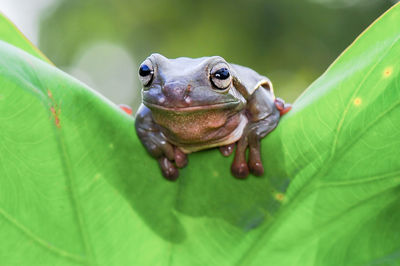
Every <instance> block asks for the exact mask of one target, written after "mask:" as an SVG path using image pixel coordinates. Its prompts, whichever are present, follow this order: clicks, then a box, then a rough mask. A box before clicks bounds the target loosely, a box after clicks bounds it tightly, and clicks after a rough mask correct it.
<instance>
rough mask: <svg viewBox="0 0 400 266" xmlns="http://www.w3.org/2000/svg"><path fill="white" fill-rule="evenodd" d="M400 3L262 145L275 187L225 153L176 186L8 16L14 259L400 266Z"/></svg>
mask: <svg viewBox="0 0 400 266" xmlns="http://www.w3.org/2000/svg"><path fill="white" fill-rule="evenodd" d="M399 21H400V5H397V6H395V7H393V8H392V9H391V10H389V11H388V12H387V13H386V14H385V15H384V16H383V17H381V18H380V19H379V20H378V21H376V22H375V23H374V24H373V25H372V26H371V27H370V28H369V29H368V30H367V31H366V32H365V33H363V34H362V35H361V36H360V37H359V38H358V39H357V41H356V42H355V43H353V44H352V45H351V46H350V47H349V48H348V49H347V50H346V51H345V52H344V53H343V54H342V55H341V56H340V57H339V58H338V59H337V60H336V61H335V62H334V63H333V64H332V65H331V67H330V68H329V69H328V70H327V71H326V72H325V73H324V74H323V75H322V76H321V77H320V78H319V79H317V80H316V81H315V82H314V83H313V84H312V85H311V86H310V87H309V88H308V90H307V91H306V92H305V93H304V94H303V95H302V96H301V97H300V98H299V100H298V101H296V102H295V104H294V106H293V110H292V111H291V112H289V113H288V114H287V115H286V116H285V117H284V118H283V119H282V120H281V122H280V124H279V126H278V128H277V129H276V130H274V131H273V132H272V133H271V134H270V135H269V136H268V137H267V138H265V139H264V140H263V141H262V155H263V158H264V161H265V166H266V174H265V175H264V176H263V177H261V178H254V177H250V178H249V179H247V180H237V179H234V178H233V177H232V176H231V175H230V174H229V170H228V169H229V165H230V160H231V158H224V157H222V156H221V155H220V154H219V153H218V151H217V150H215V149H214V150H208V151H203V152H198V153H195V154H192V155H190V156H189V160H190V163H189V165H188V167H186V168H185V169H183V170H182V172H181V178H180V179H179V180H178V181H177V182H175V183H173V182H168V181H166V180H165V179H163V178H162V177H161V175H160V172H159V170H158V168H157V163H156V161H155V160H153V159H152V158H150V157H149V156H148V155H147V154H146V152H145V150H144V149H143V147H142V146H141V144H140V142H139V141H138V139H137V137H136V134H135V133H134V131H133V119H132V117H129V116H128V115H126V114H124V113H123V112H122V111H120V110H119V109H118V108H117V107H116V106H115V105H114V104H112V103H111V102H109V101H108V100H107V99H105V98H103V97H102V96H100V95H99V94H97V93H95V92H94V91H93V90H91V89H90V88H88V87H87V86H85V85H84V84H82V83H81V82H79V81H77V80H76V79H74V78H72V77H71V76H69V75H67V74H65V73H64V72H62V71H60V70H58V69H57V68H55V67H54V66H53V65H51V64H49V63H48V60H47V59H46V57H44V56H43V55H42V54H41V53H40V52H39V51H38V50H37V49H36V48H34V47H33V46H32V45H31V44H30V43H29V42H28V41H27V40H26V39H24V38H23V36H21V35H20V34H19V32H18V31H17V30H16V29H15V28H14V27H13V25H12V24H10V22H9V21H7V20H6V19H5V18H4V17H2V16H0V33H1V34H0V37H1V41H0V88H1V90H0V121H1V123H0V129H1V130H0V239H2V241H3V242H2V245H0V262H1V263H4V264H5V265H32V264H38V265H130V264H137V265H218V266H220V265H265V264H271V265H376V264H378V265H379V264H381V265H393V264H399V261H400V259H399V258H400V256H399V250H400V241H399V232H400V228H399V225H400V222H399V221H400V213H399V212H398V205H399V202H400V193H399V192H400V191H399V185H400V179H399V173H400V162H399V160H398V158H399V152H400V142H399V137H400V128H399V124H400V123H399V117H400V108H399V106H400V101H399V99H400V83H399V75H400V71H399V70H400V63H399V61H398V56H399V54H400V42H399V39H400V34H399V27H398V25H399Z"/></svg>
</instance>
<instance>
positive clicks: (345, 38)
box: [39, 0, 394, 109]
mask: <svg viewBox="0 0 400 266" xmlns="http://www.w3.org/2000/svg"><path fill="white" fill-rule="evenodd" d="M393 2H394V1H390V0H368V1H359V0H347V1H343V0H298V1H292V0H283V1H275V0H250V1H249V0H235V1H231V0H219V1H214V0H205V1H186V0H172V1H163V0H153V1H146V2H143V1H141V0H117V1H116V0H85V1H81V0H59V1H58V2H57V3H56V4H54V5H53V6H52V7H51V8H49V9H47V10H45V11H44V13H43V17H42V22H41V28H40V42H39V48H40V49H41V50H42V51H44V53H45V54H46V55H47V56H48V57H49V58H50V59H51V60H52V61H53V62H55V64H56V65H58V66H60V67H61V68H62V69H64V70H66V71H68V72H70V73H72V74H73V75H75V76H76V77H78V78H79V79H81V80H83V81H85V82H87V83H88V84H89V85H91V86H92V87H94V88H95V89H99V90H100V91H101V92H102V93H103V94H105V95H106V96H107V97H108V98H110V99H112V100H113V101H114V102H116V103H121V102H124V103H130V104H132V105H133V107H134V109H135V108H136V106H137V105H138V103H139V102H140V96H139V89H140V87H139V85H138V83H137V79H136V75H137V74H136V72H137V68H138V64H140V63H141V61H142V60H144V59H145V58H146V57H147V56H148V55H150V54H151V53H153V52H158V53H162V54H164V55H165V56H167V57H179V56H189V57H200V56H206V55H220V56H223V57H224V58H226V59H227V60H228V61H229V62H234V63H237V64H241V65H245V66H249V67H251V68H253V69H255V70H256V71H258V72H259V73H262V74H264V75H266V76H268V77H269V78H270V79H271V80H272V81H273V83H274V87H275V88H276V91H277V94H278V95H279V96H280V97H282V98H284V99H286V100H288V101H293V100H294V99H295V98H296V97H297V96H298V95H299V94H300V93H301V92H302V91H304V89H305V88H306V87H307V86H308V85H309V84H310V83H311V82H312V81H313V80H315V79H316V78H317V77H318V76H320V75H321V74H322V72H323V71H324V70H325V69H326V68H327V67H328V65H329V64H330V63H331V62H332V61H333V60H334V58H336V57H337V55H338V54H339V53H340V52H341V51H343V50H344V49H345V47H346V46H348V45H349V44H350V43H351V41H353V40H354V38H355V37H356V36H357V35H358V34H360V33H361V31H362V30H363V29H365V27H367V26H368V25H369V24H370V23H371V22H372V21H373V20H374V19H376V18H377V17H378V16H379V15H380V14H382V13H383V12H384V11H385V10H387V9H388V8H389V7H390V6H391V5H392V4H393ZM99 45H100V47H99ZM115 46H117V47H119V48H116V47H115ZM118 49H123V51H124V52H123V51H120V50H118ZM125 52H126V53H125ZM127 57H130V58H132V60H133V61H132V62H130V61H129V60H127ZM117 58H118V59H117ZM129 76H133V77H134V79H133V80H132V79H131V78H129ZM133 91H134V92H135V93H132V92H133ZM126 101H128V102H126Z"/></svg>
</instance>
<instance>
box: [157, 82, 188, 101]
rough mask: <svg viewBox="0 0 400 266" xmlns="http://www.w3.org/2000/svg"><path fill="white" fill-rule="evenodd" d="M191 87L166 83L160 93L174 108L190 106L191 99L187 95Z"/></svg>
mask: <svg viewBox="0 0 400 266" xmlns="http://www.w3.org/2000/svg"><path fill="white" fill-rule="evenodd" d="M191 88H192V86H191V85H190V84H185V83H182V82H178V81H176V82H168V83H165V84H164V85H163V86H162V87H161V92H162V93H163V94H164V96H165V98H166V99H167V100H168V101H169V102H170V103H173V104H174V105H176V106H182V104H183V105H185V106H187V105H190V104H191V98H190V96H189V93H190V91H191Z"/></svg>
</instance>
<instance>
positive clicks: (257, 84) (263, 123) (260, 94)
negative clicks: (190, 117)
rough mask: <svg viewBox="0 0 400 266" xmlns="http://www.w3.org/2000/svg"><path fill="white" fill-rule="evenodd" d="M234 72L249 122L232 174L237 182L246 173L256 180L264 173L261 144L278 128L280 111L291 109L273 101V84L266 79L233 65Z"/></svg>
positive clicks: (237, 149)
mask: <svg viewBox="0 0 400 266" xmlns="http://www.w3.org/2000/svg"><path fill="white" fill-rule="evenodd" d="M233 68H234V70H235V72H234V76H233V85H234V86H235V88H236V89H237V90H239V91H240V92H241V94H242V95H244V97H245V98H246V100H247V108H246V114H247V118H248V120H249V122H248V124H247V126H246V128H245V129H244V131H243V134H242V137H241V138H240V139H239V141H238V142H237V147H236V151H235V158H234V160H233V163H232V167H231V170H232V173H233V175H235V176H236V177H238V178H245V177H247V175H248V174H249V170H250V171H251V172H252V173H253V174H255V175H258V176H259V175H262V174H263V173H264V167H263V165H262V161H261V155H260V149H261V146H260V140H261V139H262V138H263V137H265V136H266V135H267V134H268V133H270V132H271V131H272V130H273V129H274V128H275V127H276V126H277V125H278V123H279V119H280V115H281V114H280V113H281V111H282V110H285V111H287V110H288V109H289V110H290V106H289V105H285V103H284V102H283V100H280V99H275V95H274V92H273V88H272V83H271V81H269V79H268V78H266V77H264V76H261V75H259V74H258V73H257V72H255V71H253V70H251V69H249V68H246V67H242V66H237V65H233ZM247 148H249V158H248V162H246V150H247Z"/></svg>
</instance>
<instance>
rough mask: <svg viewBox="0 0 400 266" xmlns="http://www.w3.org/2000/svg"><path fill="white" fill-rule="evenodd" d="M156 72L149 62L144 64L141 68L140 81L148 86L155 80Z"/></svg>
mask: <svg viewBox="0 0 400 266" xmlns="http://www.w3.org/2000/svg"><path fill="white" fill-rule="evenodd" d="M153 75H154V70H153V65H152V64H151V62H150V61H149V60H146V61H144V62H143V64H142V65H141V66H140V67H139V79H140V81H141V82H142V84H143V86H147V85H149V84H150V82H151V80H152V79H153Z"/></svg>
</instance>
